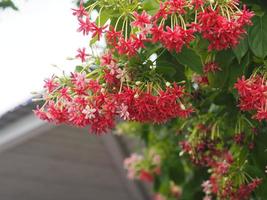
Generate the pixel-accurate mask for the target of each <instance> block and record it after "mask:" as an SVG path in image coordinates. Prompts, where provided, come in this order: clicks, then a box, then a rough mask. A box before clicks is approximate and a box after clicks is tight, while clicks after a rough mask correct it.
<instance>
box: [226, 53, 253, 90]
mask: <svg viewBox="0 0 267 200" xmlns="http://www.w3.org/2000/svg"><path fill="white" fill-rule="evenodd" d="M249 64H250V53H249V52H248V53H247V54H246V55H245V57H244V58H243V59H242V60H241V62H240V63H237V62H234V63H233V64H231V65H230V67H229V80H228V86H229V87H233V85H234V83H236V81H237V79H238V78H239V77H241V76H242V75H243V74H245V72H246V70H247V67H248V65H249Z"/></svg>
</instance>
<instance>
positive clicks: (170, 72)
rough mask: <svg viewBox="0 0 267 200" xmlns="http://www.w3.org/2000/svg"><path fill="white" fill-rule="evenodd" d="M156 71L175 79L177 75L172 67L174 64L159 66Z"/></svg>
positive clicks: (161, 64) (164, 63)
mask: <svg viewBox="0 0 267 200" xmlns="http://www.w3.org/2000/svg"><path fill="white" fill-rule="evenodd" d="M156 71H157V73H159V74H163V75H165V76H168V77H173V76H174V75H175V74H176V70H175V68H174V67H172V63H170V62H166V61H164V62H161V63H160V64H158V65H157V68H156Z"/></svg>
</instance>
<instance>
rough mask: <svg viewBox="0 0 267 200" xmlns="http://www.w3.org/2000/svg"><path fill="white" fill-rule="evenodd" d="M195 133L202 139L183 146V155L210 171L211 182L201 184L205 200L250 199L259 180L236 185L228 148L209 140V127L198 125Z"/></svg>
mask: <svg viewBox="0 0 267 200" xmlns="http://www.w3.org/2000/svg"><path fill="white" fill-rule="evenodd" d="M196 130H198V131H199V134H201V137H200V138H197V141H195V140H194V139H193V138H192V139H191V140H186V141H182V142H180V146H181V149H182V152H181V154H183V153H187V154H188V155H189V158H190V160H191V161H192V162H193V163H194V164H196V165H200V166H204V167H208V168H209V172H210V173H211V175H210V178H209V180H207V181H205V182H203V184H202V187H203V192H204V193H205V197H204V200H209V199H212V197H213V196H217V197H219V198H221V199H231V200H241V199H247V198H248V197H249V196H250V194H251V193H252V192H253V191H254V190H255V189H256V187H257V186H258V185H259V184H260V183H261V181H260V179H257V178H256V179H254V180H252V182H251V183H248V184H245V183H242V184H240V185H236V184H234V181H233V178H232V177H234V176H235V171H236V169H235V167H236V163H235V158H234V156H233V155H232V154H231V152H230V151H229V150H228V149H227V148H226V147H223V146H221V143H220V141H219V139H214V140H211V139H208V138H209V137H208V135H210V134H211V128H210V127H209V126H206V125H204V124H199V125H198V126H197V129H196ZM219 144H220V145H219ZM224 180H227V181H224Z"/></svg>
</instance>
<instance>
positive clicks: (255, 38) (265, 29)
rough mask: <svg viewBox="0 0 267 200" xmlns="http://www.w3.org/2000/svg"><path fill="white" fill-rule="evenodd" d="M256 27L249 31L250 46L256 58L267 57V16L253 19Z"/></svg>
mask: <svg viewBox="0 0 267 200" xmlns="http://www.w3.org/2000/svg"><path fill="white" fill-rule="evenodd" d="M253 23H254V25H253V26H251V27H250V29H249V37H248V39H249V46H250V49H251V50H252V52H253V53H254V55H255V56H257V57H260V58H264V57H265V56H266V55H267V15H266V14H265V15H264V16H262V17H258V16H257V17H254V18H253Z"/></svg>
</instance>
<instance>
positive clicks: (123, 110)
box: [119, 103, 130, 120]
mask: <svg viewBox="0 0 267 200" xmlns="http://www.w3.org/2000/svg"><path fill="white" fill-rule="evenodd" d="M119 115H120V118H122V119H123V120H128V119H130V114H129V112H128V106H126V105H125V104H124V103H123V104H121V105H120V107H119Z"/></svg>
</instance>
